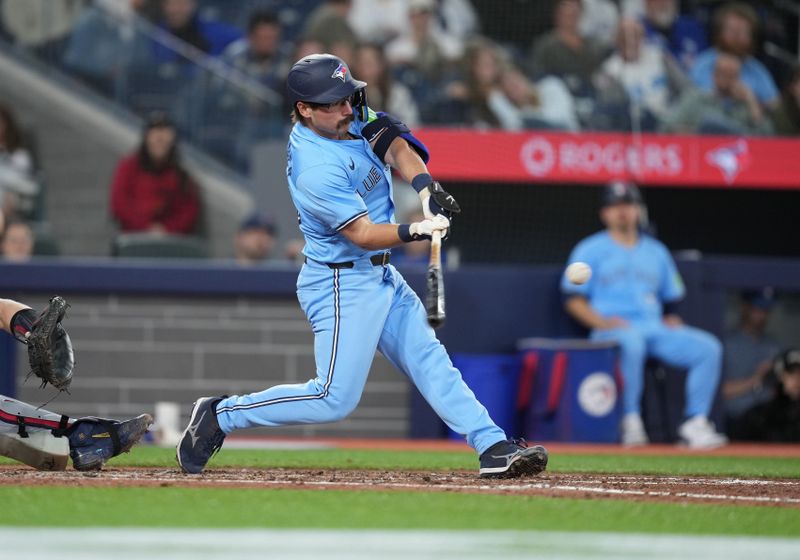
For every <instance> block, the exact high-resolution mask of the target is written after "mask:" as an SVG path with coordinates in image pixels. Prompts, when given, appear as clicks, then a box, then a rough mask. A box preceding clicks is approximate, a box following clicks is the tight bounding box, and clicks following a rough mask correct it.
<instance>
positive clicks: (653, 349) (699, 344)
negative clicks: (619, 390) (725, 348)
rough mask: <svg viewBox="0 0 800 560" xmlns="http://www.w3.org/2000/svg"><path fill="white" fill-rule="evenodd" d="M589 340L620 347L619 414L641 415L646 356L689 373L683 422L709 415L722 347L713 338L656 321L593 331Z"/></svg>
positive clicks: (709, 335)
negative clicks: (697, 416)
mask: <svg viewBox="0 0 800 560" xmlns="http://www.w3.org/2000/svg"><path fill="white" fill-rule="evenodd" d="M591 338H592V339H594V340H615V341H617V343H618V344H619V345H620V369H621V370H622V377H623V379H624V381H625V388H624V393H623V396H622V406H623V412H625V413H636V414H639V413H640V411H641V403H642V393H643V392H644V363H645V361H646V359H647V357H649V356H652V357H654V358H657V359H659V360H662V361H663V362H665V363H667V364H670V365H672V366H677V367H680V368H687V369H688V370H689V372H688V374H687V377H686V407H685V409H684V414H685V415H686V417H687V418H691V417H692V416H696V415H698V414H701V415H703V416H708V414H709V413H710V412H711V406H712V405H713V404H714V396H715V395H716V392H717V387H718V385H719V378H720V369H721V364H722V345H721V344H720V342H719V340H717V338H716V337H715V336H714V335H712V334H710V333H708V332H706V331H703V330H700V329H696V328H694V327H688V326H679V327H668V326H667V325H665V324H663V323H662V322H660V321H647V322H632V323H630V325H628V326H627V327H623V328H619V329H609V330H595V331H593V332H592V334H591Z"/></svg>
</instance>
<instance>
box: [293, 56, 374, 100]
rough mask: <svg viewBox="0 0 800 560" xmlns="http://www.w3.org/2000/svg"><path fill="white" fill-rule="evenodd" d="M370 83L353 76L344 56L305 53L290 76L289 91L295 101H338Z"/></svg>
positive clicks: (295, 64)
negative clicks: (342, 57) (306, 54)
mask: <svg viewBox="0 0 800 560" xmlns="http://www.w3.org/2000/svg"><path fill="white" fill-rule="evenodd" d="M366 85H367V84H366V82H361V81H359V80H355V79H353V76H352V75H351V74H350V70H349V69H348V68H347V64H345V62H344V60H342V59H341V58H339V57H338V56H334V55H332V54H310V55H308V56H306V57H303V58H301V59H300V60H298V61H297V62H295V63H294V66H292V69H291V70H290V71H289V75H288V76H287V77H286V92H287V93H288V95H289V98H290V99H291V100H292V102H296V101H306V102H311V103H335V102H336V101H339V100H340V99H344V98H345V97H348V96H350V95H353V94H354V93H356V92H358V91H361V90H363V89H364V88H365V87H366ZM362 97H363V95H362Z"/></svg>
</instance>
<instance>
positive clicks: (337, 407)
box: [320, 395, 359, 422]
mask: <svg viewBox="0 0 800 560" xmlns="http://www.w3.org/2000/svg"><path fill="white" fill-rule="evenodd" d="M358 400H359V399H352V398H345V399H340V398H335V397H333V396H331V395H328V396H326V397H324V398H323V399H322V403H321V404H322V410H321V411H320V414H321V416H322V418H321V419H320V422H338V421H339V420H344V419H345V418H347V417H348V416H350V414H352V413H353V411H354V410H355V409H356V407H357V406H358Z"/></svg>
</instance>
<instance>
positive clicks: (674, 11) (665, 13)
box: [642, 0, 708, 72]
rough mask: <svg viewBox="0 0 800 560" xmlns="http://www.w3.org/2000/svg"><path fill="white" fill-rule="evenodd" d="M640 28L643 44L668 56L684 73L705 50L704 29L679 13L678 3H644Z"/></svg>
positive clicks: (649, 0) (670, 0)
mask: <svg viewBox="0 0 800 560" xmlns="http://www.w3.org/2000/svg"><path fill="white" fill-rule="evenodd" d="M642 24H643V25H644V30H645V35H646V37H647V41H648V42H652V43H654V44H656V45H659V46H660V47H661V48H662V50H665V51H668V52H669V53H670V54H672V56H673V57H674V58H675V60H677V61H678V63H679V64H680V65H681V67H682V68H683V70H684V71H687V72H688V71H689V70H690V69H691V68H692V66H694V62H695V60H696V59H697V55H699V54H700V53H701V52H703V51H704V50H705V49H706V48H707V47H708V38H707V36H706V31H705V29H704V28H703V26H702V25H701V24H700V22H699V21H697V19H696V18H695V17H694V16H692V15H683V14H681V13H680V3H679V2H678V0H646V1H645V3H644V15H643V17H642Z"/></svg>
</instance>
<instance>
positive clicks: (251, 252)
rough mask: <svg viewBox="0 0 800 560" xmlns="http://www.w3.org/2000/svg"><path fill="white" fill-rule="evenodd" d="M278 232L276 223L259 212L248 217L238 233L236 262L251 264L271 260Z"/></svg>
mask: <svg viewBox="0 0 800 560" xmlns="http://www.w3.org/2000/svg"><path fill="white" fill-rule="evenodd" d="M276 234H277V229H276V228H275V223H274V222H273V221H272V220H271V219H269V218H268V217H266V216H264V215H262V214H259V213H255V214H253V215H251V216H249V217H247V218H246V219H245V220H244V221H242V223H241V224H240V225H239V231H238V232H237V233H236V241H235V249H236V262H238V263H239V264H243V265H251V264H259V263H263V262H265V261H268V260H271V259H272V258H273V251H274V249H275V235H276Z"/></svg>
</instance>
